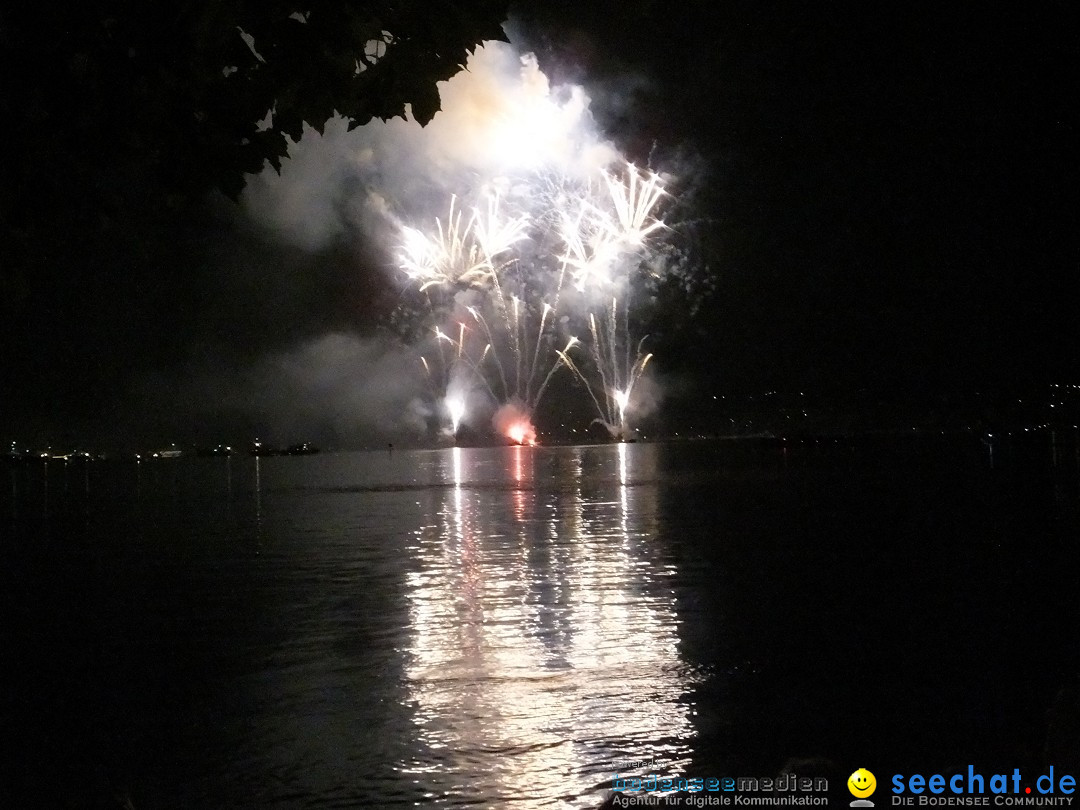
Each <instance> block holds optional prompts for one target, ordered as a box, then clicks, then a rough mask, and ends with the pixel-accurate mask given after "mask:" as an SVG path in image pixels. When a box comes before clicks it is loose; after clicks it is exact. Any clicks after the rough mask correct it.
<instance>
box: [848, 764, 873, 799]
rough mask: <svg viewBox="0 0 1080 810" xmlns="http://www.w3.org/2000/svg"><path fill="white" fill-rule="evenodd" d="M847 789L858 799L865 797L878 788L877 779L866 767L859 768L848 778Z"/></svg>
mask: <svg viewBox="0 0 1080 810" xmlns="http://www.w3.org/2000/svg"><path fill="white" fill-rule="evenodd" d="M847 789H848V790H850V791H851V795H852V796H854V797H855V798H857V799H865V798H866V797H867V796H869V795H870V794H871V793H873V792H874V791H875V790H876V789H877V779H875V778H874V775H873V774H872V773H870V771H868V770H866V768H859V770H857V771H855V773H853V774H852V775H851V776H849V777H848V780H847Z"/></svg>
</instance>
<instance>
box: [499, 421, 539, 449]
mask: <svg viewBox="0 0 1080 810" xmlns="http://www.w3.org/2000/svg"><path fill="white" fill-rule="evenodd" d="M506 436H507V438H508V439H510V441H512V442H513V443H514V444H527V445H529V446H530V447H533V446H535V445H536V429H535V428H534V427H533V426H532V425H531V424H529V423H528V422H527V421H521V422H512V423H511V424H510V425H509V426H508V427H507V428H506Z"/></svg>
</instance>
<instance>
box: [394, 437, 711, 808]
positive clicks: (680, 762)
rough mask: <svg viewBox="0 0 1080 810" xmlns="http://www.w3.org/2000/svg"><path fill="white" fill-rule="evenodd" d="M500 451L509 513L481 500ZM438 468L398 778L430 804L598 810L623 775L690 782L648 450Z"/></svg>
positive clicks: (413, 597)
mask: <svg viewBox="0 0 1080 810" xmlns="http://www.w3.org/2000/svg"><path fill="white" fill-rule="evenodd" d="M492 452H496V453H503V454H508V456H509V458H508V460H507V465H506V466H507V468H508V470H509V472H510V475H511V478H512V483H513V487H512V488H511V489H510V492H509V496H510V497H509V503H508V504H507V503H505V502H501V501H503V499H502V497H501V496H502V494H503V493H499V492H496V493H492V492H491V491H490V490H487V489H485V488H484V487H482V486H479V487H478V486H477V484H478V483H482V481H478V480H477V476H476V475H475V473H476V472H477V471H478V468H482V467H483V462H484V461H486V458H485V457H486V456H489V455H490V454H491V453H492ZM441 463H442V471H443V474H444V475H445V476H446V479H447V480H448V481H449V482H451V483H452V486H451V487H449V488H447V489H445V490H443V491H442V500H441V503H440V504H439V507H438V509H437V512H436V518H437V519H436V520H435V521H434V522H432V523H431V524H429V525H427V526H424V527H422V528H420V529H418V530H416V532H415V537H414V540H413V542H412V544H411V545H410V547H409V549H408V553H409V554H410V555H411V556H412V557H413V558H414V560H415V561H416V562H417V563H418V567H417V570H415V571H414V572H411V573H410V574H409V575H408V577H407V580H406V582H407V593H408V599H409V603H410V608H409V615H410V620H409V624H410V642H409V646H408V650H407V654H408V664H407V666H406V669H405V674H406V678H407V680H408V688H407V691H408V700H409V701H410V703H412V704H413V705H415V707H416V713H415V715H414V718H413V720H414V723H415V725H416V729H417V734H418V741H419V743H420V745H419V746H418V747H419V748H420V749H421V750H420V751H418V753H417V755H416V756H415V757H414V758H412V759H411V760H409V761H407V762H404V763H402V769H403V771H404V772H405V773H407V774H409V775H410V776H411V777H412V778H413V779H415V780H416V782H417V784H418V785H420V786H421V787H422V788H423V790H424V793H425V794H426V795H428V796H431V797H440V796H444V797H446V798H447V800H449V801H451V802H454V801H456V800H468V799H476V798H478V797H485V798H487V799H488V800H491V801H493V802H494V803H495V804H498V800H499V799H503V800H507V799H511V798H512V799H515V800H516V801H515V806H520V807H545V806H547V807H550V806H565V807H587V806H595V804H596V797H597V788H598V787H599V786H601V785H603V784H605V783H606V784H608V785H610V780H611V775H612V771H613V770H614V768H615V765H616V763H618V762H619V761H620V760H630V759H655V760H656V761H657V763H658V766H660V764H661V763H662V767H663V768H664V769H665V770H667V771H670V772H676V773H677V772H680V771H685V766H686V765H687V764H688V762H689V757H690V751H691V744H692V737H693V734H694V731H693V727H692V726H691V723H690V719H689V714H690V711H691V708H690V705H689V703H688V702H687V701H686V699H685V698H686V693H687V690H688V688H689V686H690V683H689V679H688V677H687V675H686V674H685V673H686V672H687V668H686V667H683V666H681V665H680V659H679V650H678V617H677V615H676V611H675V595H674V591H673V590H672V588H671V587H670V585H669V584H668V583H667V580H668V579H669V578H670V577H672V576H673V575H674V573H675V572H674V570H673V567H672V566H670V565H661V566H654V565H651V564H650V563H649V562H648V559H647V557H646V555H643V554H642V548H643V547H644V546H646V545H647V544H648V543H650V542H651V541H652V540H654V539H655V528H656V520H657V516H656V504H657V501H656V492H655V486H656V481H655V473H656V470H655V457H654V455H653V453H652V452H651V449H650V448H646V447H629V448H628V447H627V446H626V445H619V446H618V447H617V449H616V448H612V447H603V448H570V449H567V450H563V451H561V452H559V453H557V454H552V453H545V451H543V450H541V449H537V448H524V447H513V448H508V449H505V450H499V451H490V450H483V451H480V450H469V449H460V448H454V449H452V450H448V451H446V453H445V455H444V456H443V457H442V459H441ZM579 796H583V797H584V798H582V799H577V798H576V797H579Z"/></svg>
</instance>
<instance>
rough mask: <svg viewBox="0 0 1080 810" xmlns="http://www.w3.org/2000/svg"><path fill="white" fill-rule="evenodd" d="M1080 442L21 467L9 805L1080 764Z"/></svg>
mask: <svg viewBox="0 0 1080 810" xmlns="http://www.w3.org/2000/svg"><path fill="white" fill-rule="evenodd" d="M1077 465H1078V455H1077V446H1076V441H1075V436H1070V437H1067V440H1063V439H1061V438H1060V437H1054V438H1053V440H1052V439H1051V437H1050V436H1049V435H1048V434H1040V435H1039V436H1038V437H1036V438H1031V439H1026V440H1024V441H1021V440H1019V439H1018V440H1017V441H1016V443H1015V444H1011V443H1007V442H1002V443H1001V444H999V445H998V446H996V447H995V454H994V458H993V459H992V460H991V458H990V457H989V452H988V448H987V447H986V446H984V445H983V444H982V443H980V442H979V441H978V439H976V438H969V437H959V438H956V439H950V440H933V441H931V440H927V439H916V438H912V439H906V440H890V441H876V442H868V441H863V442H859V443H854V444H850V443H845V444H842V443H828V442H826V443H813V442H811V443H805V444H797V445H791V446H789V447H777V446H762V445H756V444H753V443H748V442H708V443H706V442H702V443H685V444H670V445H663V444H655V445H654V444H631V445H605V446H588V447H539V448H511V447H506V448H484V449H466V448H461V449H453V448H448V449H440V450H430V451H408V452H406V451H395V452H394V453H393V454H389V453H387V452H385V451H382V452H371V453H342V454H322V455H316V456H309V457H297V458H292V457H283V458H261V459H254V458H247V457H234V458H228V459H226V458H180V459H173V460H155V461H152V462H143V463H140V464H134V463H131V464H123V463H118V462H117V463H108V462H96V463H92V464H85V465H84V464H78V463H68V464H64V463H56V462H52V463H49V464H47V465H46V464H45V463H43V462H34V463H28V464H20V465H8V466H6V467H3V468H0V469H2V470H3V472H4V475H5V476H6V478H7V481H6V487H5V494H4V498H3V500H2V501H0V506H2V509H3V512H2V514H0V519H2V521H3V522H2V523H0V526H3V527H5V531H4V532H3V538H4V539H3V541H2V546H0V562H2V566H3V575H2V580H0V583H2V586H3V600H4V601H3V604H4V616H3V637H2V645H3V647H2V650H3V652H0V655H2V656H3V659H4V664H3V668H4V670H5V682H6V683H8V684H10V685H11V686H10V687H8V688H7V690H6V694H5V695H4V697H3V701H4V703H3V712H4V723H5V727H4V736H5V737H6V740H5V743H6V746H7V748H8V753H7V754H6V755H5V757H4V763H5V764H4V768H5V771H6V773H4V774H3V787H2V788H0V790H2V791H3V793H4V794H6V795H0V804H2V806H4V807H24V806H25V807H38V806H40V807H46V806H70V807H118V806H123V804H122V802H123V801H128V802H130V806H132V807H134V808H135V809H136V810H150V809H152V808H204V807H205V808H218V807H282V808H284V807H313V808H321V807H362V806H371V807H397V806H433V807H492V808H498V807H515V808H541V807H551V808H557V807H566V808H579V807H581V808H584V807H595V806H597V805H598V804H599V803H600V801H601V800H602V799H603V797H604V795H605V793H606V791H607V790H608V789H610V787H611V784H612V778H613V773H614V772H615V771H620V772H621V773H622V774H626V773H630V772H633V773H649V772H653V773H658V774H660V775H661V776H673V777H678V776H685V777H719V776H727V775H731V776H742V775H746V776H770V775H776V774H778V773H779V772H781V770H782V769H784V768H785V767H789V768H790V767H795V768H801V769H802V770H801V773H807V774H808V775H809V774H810V771H815V772H821V773H824V774H826V775H828V776H830V783H831V786H835V788H836V790H835V792H834V797H835V798H834V799H833V803H834V804H841V803H844V804H846V802H847V801H848V800H850V797H849V796H846V791H844V790H843V780H845V779H846V777H847V774H849V773H850V772H851V771H853V770H854V769H855V768H856V767H868V768H870V769H871V770H876V771H877V772H878V779H879V781H884V780H883V775H884V776H885V778H887V774H888V773H892V772H905V768H906V769H907V772H908V773H910V772H911V771H912V770H918V771H921V772H924V773H932V772H945V771H947V770H948V769H950V768H958V767H961V766H966V765H967V764H969V763H973V764H975V765H976V766H977V767H984V768H985V769H986V770H987V772H992V771H991V769H992V768H994V767H999V766H1000V767H1008V768H1009V770H1010V771H1011V769H1012V768H1013V767H1020V768H1021V769H1024V768H1029V769H1032V770H1033V772H1041V771H1042V769H1043V768H1044V766H1045V765H1048V764H1057V766H1058V770H1059V772H1060V771H1063V770H1064V771H1069V770H1072V772H1075V770H1076V767H1077V766H1078V764H1077V763H1076V762H1075V760H1070V757H1074V758H1075V757H1076V750H1077V748H1078V747H1080V746H1078V745H1077V743H1076V740H1077V734H1078V729H1077V727H1076V724H1075V718H1076V716H1077V715H1078V714H1080V713H1078V712H1077V711H1076V704H1075V691H1073V692H1070V691H1069V689H1073V690H1075V687H1076V685H1077V676H1078V673H1080V638H1078V632H1077V627H1078V624H1077V620H1078V618H1080V609H1078V608H1080V597H1078V590H1077V587H1076V585H1077V575H1078V573H1080V567H1078V560H1080V554H1078V540H1080V477H1078V475H1077ZM1063 690H1064V691H1063ZM1070 746H1071V747H1070ZM632 761H648V762H649V763H650V764H649V765H647V766H639V767H637V768H629V769H627V767H626V766H625V763H627V762H632ZM793 763H794V764H793ZM845 797H846V798H845Z"/></svg>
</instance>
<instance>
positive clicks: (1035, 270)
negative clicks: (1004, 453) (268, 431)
mask: <svg viewBox="0 0 1080 810" xmlns="http://www.w3.org/2000/svg"><path fill="white" fill-rule="evenodd" d="M540 5H542V8H538V7H536V6H540ZM580 5H581V4H578V3H572V2H561V3H559V2H556V3H543V4H539V3H538V4H536V5H535V6H532V5H530V4H525V5H522V6H519V7H518V8H517V9H516V10H515V14H514V17H513V20H512V22H511V24H510V28H509V30H510V31H511V34H512V37H513V39H514V41H515V44H517V45H519V46H520V47H521V48H522V49H524V50H528V49H531V50H533V51H535V52H536V54H537V56H538V57H539V60H540V65H541V68H542V69H543V70H544V71H545V72H546V73H547V74H548V75H549V76H550V77H551V79H552V81H553V83H556V84H558V83H563V82H575V83H580V84H582V85H584V86H585V87H586V89H587V90H588V92H589V94H590V96H591V97H592V100H593V105H592V111H593V114H594V116H595V117H596V119H597V121H598V123H599V125H600V126H601V127H602V129H603V130H604V132H605V133H606V134H607V135H608V137H610V138H611V139H612V140H613V141H614V142H615V143H616V144H617V145H618V146H619V147H620V148H621V149H623V150H624V152H625V153H626V154H627V155H628V156H630V157H631V158H633V159H635V160H638V161H639V162H642V163H645V162H647V161H649V160H650V159H651V160H652V161H654V162H658V163H665V164H666V165H669V166H678V167H680V168H681V169H682V170H683V171H684V172H685V174H684V175H683V176H681V177H680V178H679V181H678V188H677V189H676V190H677V192H678V193H679V194H680V196H681V198H682V204H680V206H679V207H678V215H679V217H680V223H679V227H678V231H679V238H680V239H681V240H682V241H683V243H684V244H685V245H686V246H687V249H688V250H690V251H692V253H693V255H694V257H695V259H696V260H697V262H698V265H699V267H700V268H701V272H700V275H699V278H698V279H697V281H696V284H695V286H694V287H693V289H692V291H691V293H690V294H691V295H692V296H693V298H694V302H695V305H696V306H695V310H696V312H695V315H694V317H687V308H686V306H685V303H686V302H685V301H684V300H681V299H678V298H677V297H676V298H673V299H672V302H671V304H670V306H671V311H670V312H669V313H667V315H666V317H665V314H664V313H660V314H659V316H658V317H657V319H656V320H657V324H658V325H656V327H655V335H654V341H655V351H656V354H657V359H656V361H655V366H654V368H655V372H654V373H656V374H658V375H660V377H659V379H661V380H662V381H664V384H666V385H669V386H670V387H671V388H672V390H673V391H678V396H680V397H683V398H685V399H686V400H688V401H693V400H694V398H695V397H698V396H703V395H706V394H708V393H712V392H716V391H729V392H744V393H745V392H751V393H752V392H755V391H765V390H780V391H800V390H806V389H809V390H812V391H815V392H819V393H822V394H823V395H830V394H834V393H835V394H836V395H843V394H845V393H846V392H850V391H854V390H871V391H877V392H881V394H882V395H883V396H900V395H910V394H911V393H912V392H933V391H964V390H971V389H976V388H981V387H1008V386H1014V385H1021V386H1040V385H1045V384H1048V383H1056V382H1077V381H1080V368H1078V362H1077V347H1078V345H1080V343H1078V338H1080V330H1078V328H1077V313H1078V312H1080V284H1078V283H1077V280H1076V277H1077V271H1078V267H1077V259H1078V250H1077V233H1078V232H1080V229H1078V227H1077V225H1078V223H1077V206H1076V185H1077V172H1076V143H1077V136H1076V103H1075V94H1074V93H1073V91H1070V90H1069V89H1068V88H1069V87H1071V86H1072V85H1073V84H1074V82H1075V78H1076V76H1075V74H1076V73H1077V70H1076V67H1077V63H1078V56H1080V53H1078V50H1080V49H1078V46H1077V42H1078V41H1080V40H1078V39H1077V30H1078V29H1077V24H1076V22H1077V21H1076V15H1075V9H1074V7H1073V6H1072V5H1071V4H1067V3H1064V2H1038V3H1026V4H1019V3H1014V4H1007V5H1005V6H1001V5H1000V4H999V5H996V6H994V7H993V8H991V7H976V6H972V5H971V4H962V3H958V2H950V3H941V4H932V5H927V6H925V7H923V6H918V5H910V4H904V5H894V6H891V7H889V8H885V9H883V8H881V7H879V5H878V4H871V3H861V4H829V5H826V6H821V5H820V4H806V3H783V4H780V5H774V4H770V5H769V8H768V9H763V8H761V4H759V3H751V2H735V3H729V2H722V3H712V2H710V3H686V4H680V5H677V6H674V5H671V4H668V3H659V2H637V3H595V4H588V8H587V9H583V8H580V7H579V6H580ZM2 24H3V20H2V19H0V29H2ZM9 35H10V32H9ZM13 75H14V74H13V73H12V72H11V71H6V75H5V78H4V79H3V81H4V82H5V83H6V82H11V81H13V80H14V79H13V78H12V77H13ZM42 81H43V82H44V79H42ZM43 86H45V85H44V84H43ZM50 87H51V85H50ZM19 98H21V96H20V97H19ZM5 113H6V115H8V116H16V119H9V120H18V121H21V122H22V127H21V128H20V130H19V131H20V132H22V133H23V135H24V142H26V143H29V142H30V141H29V140H28V139H26V138H25V133H26V132H30V131H34V130H33V128H34V127H39V128H41V129H40V137H37V136H35V138H34V139H33V143H34V144H35V146H34V147H33V148H32V149H30V150H29V151H27V150H26V149H24V150H23V152H22V153H20V154H12V153H8V154H7V156H6V160H7V161H9V162H12V161H20V160H21V161H24V162H26V163H28V164H29V165H30V166H31V167H36V168H33V170H32V171H27V170H23V171H19V172H17V173H16V172H15V170H13V169H12V168H11V166H9V167H7V168H6V169H5V175H4V176H5V177H6V178H7V180H6V183H5V185H6V189H5V193H4V197H3V205H4V219H3V220H2V221H0V227H2V228H3V229H4V231H5V236H4V239H3V242H4V247H3V249H2V250H3V252H2V253H0V257H3V259H2V261H3V262H4V264H5V265H6V267H2V268H0V279H2V281H3V289H2V292H3V298H4V304H3V310H2V314H3V317H4V321H5V328H4V332H5V334H6V337H5V339H4V351H3V361H2V362H3V370H2V376H0V385H2V392H0V423H2V424H3V425H4V430H3V433H4V434H5V435H8V437H9V438H10V439H21V440H25V441H41V440H43V439H46V438H51V439H55V440H57V441H64V440H67V441H72V440H75V439H76V438H77V437H80V436H88V437H94V438H100V439H102V440H106V439H113V440H115V439H117V438H118V437H123V436H138V437H139V438H140V440H147V441H148V440H151V439H155V440H156V439H161V440H164V439H167V438H168V437H169V436H171V435H175V436H178V437H180V438H187V439H189V440H194V439H195V438H205V437H207V436H209V435H211V434H213V433H214V432H215V431H217V432H220V433H221V434H222V435H225V434H229V435H230V436H231V437H234V436H236V435H237V434H241V435H243V434H244V433H245V432H246V431H250V430H256V429H258V428H259V427H260V422H259V418H258V417H257V416H253V415H252V414H250V413H245V412H244V411H245V409H244V407H243V405H242V403H241V404H236V402H235V400H236V397H233V399H232V400H230V404H228V405H227V406H226V405H223V406H222V407H220V408H215V407H209V408H208V406H207V401H206V400H207V397H206V394H205V387H204V388H203V393H201V394H199V395H194V394H192V393H191V390H192V389H193V388H199V385H198V384H197V381H196V378H199V377H200V376H202V377H205V376H206V375H207V374H208V373H210V372H208V369H212V370H213V373H214V374H217V375H219V377H225V376H228V375H229V374H234V375H235V376H237V377H240V378H244V379H245V380H246V381H247V383H248V384H250V385H259V384H264V385H267V386H270V387H273V386H274V385H275V382H274V380H273V373H272V371H271V370H267V369H265V368H263V369H262V370H259V369H260V362H261V358H266V357H268V356H272V355H274V354H275V353H288V352H290V351H292V350H293V349H294V348H295V347H296V346H297V345H298V343H299V342H301V341H303V340H305V339H313V338H317V337H318V336H320V335H325V334H328V333H335V334H342V333H347V334H355V335H358V336H361V337H363V336H369V335H372V334H374V333H375V332H376V331H377V330H378V328H379V324H380V322H381V321H382V319H384V318H385V317H386V316H387V315H388V313H389V311H390V310H391V309H393V307H394V306H395V303H396V301H397V295H398V288H397V286H396V285H398V284H399V283H400V279H396V278H395V275H394V269H393V267H392V266H390V263H388V261H387V258H386V255H385V250H384V249H383V248H382V247H380V246H378V245H372V244H365V243H363V242H362V241H358V240H349V239H340V240H337V241H335V242H334V243H333V244H331V245H329V246H325V245H324V246H320V247H319V248H318V249H317V250H306V249H304V248H303V247H302V246H295V245H292V246H289V245H282V244H281V243H279V242H275V241H274V240H273V239H272V238H271V237H270V236H269V235H268V234H267V233H265V231H264V230H263V229H261V228H260V227H259V226H258V224H256V223H252V222H251V221H249V219H247V218H246V217H245V215H244V212H243V210H242V209H241V207H239V206H237V205H236V204H235V203H233V202H231V201H229V200H227V199H226V198H225V197H224V196H222V195H220V194H210V195H205V196H202V195H199V196H196V197H195V198H194V199H182V200H181V201H180V202H177V199H179V198H178V197H177V196H176V195H175V193H174V190H173V189H172V188H171V187H169V186H168V185H167V182H166V181H165V180H162V179H161V178H160V177H159V176H158V174H156V173H155V172H154V171H153V170H152V169H148V168H147V167H146V166H143V165H139V164H137V163H134V162H127V163H126V162H124V158H123V155H124V153H123V152H122V151H116V150H112V149H111V148H110V147H109V145H108V144H107V143H105V141H104V137H102V138H101V139H100V140H101V142H94V141H93V139H89V140H88V141H86V142H85V144H84V146H85V148H86V149H87V150H88V152H89V153H90V154H94V155H100V160H97V159H96V158H95V159H94V160H92V161H85V160H84V161H82V162H80V161H78V160H74V159H72V158H71V155H70V153H69V151H65V150H69V149H70V145H69V144H67V142H66V141H65V140H64V139H63V138H61V137H53V136H52V135H50V134H49V132H48V131H47V130H48V128H49V127H61V128H62V127H68V126H70V127H76V128H77V127H78V125H79V124H78V120H77V116H74V115H73V118H72V120H71V121H65V122H62V124H61V123H57V122H56V121H55V120H52V121H46V122H44V123H42V122H36V121H35V120H34V118H33V116H34V110H32V109H20V108H18V107H15V106H14V102H9V104H8V106H7V108H6V109H5ZM132 114H137V112H134V111H133V113H132ZM80 142H81V141H80ZM118 156H119V157H118ZM87 165H92V166H93V167H94V168H93V169H90V170H88V169H87V168H86V166H87ZM28 177H30V178H35V179H34V180H33V181H32V182H31V181H28V180H27V178H28ZM118 188H122V189H123V191H122V193H121V192H118V191H117V189H118ZM103 200H104V201H106V203H108V204H104V203H103V202H102V201H103ZM162 200H167V201H168V203H169V204H168V205H162V204H160V203H161V201H162ZM28 257H29V258H28ZM43 268H44V269H43ZM370 359H371V362H373V363H375V362H384V363H387V364H388V367H391V368H392V367H393V363H392V362H391V361H389V360H387V358H385V357H380V358H370ZM298 362H302V359H301V360H300V361H298ZM353 362H366V360H365V358H364V357H363V352H362V351H361V352H360V356H359V358H358V357H356V356H353V355H351V354H349V351H347V350H346V349H345V348H343V349H342V356H341V360H340V363H339V364H338V365H337V366H334V367H335V368H337V369H339V371H340V373H341V374H343V375H347V374H348V373H349V368H350V363H353ZM253 369H254V370H253ZM334 384H335V383H334V382H333V381H328V382H327V383H326V385H328V386H330V387H333V385H334ZM284 395H287V391H286V392H285V394H284ZM312 407H315V406H312ZM358 407H361V406H358ZM309 411H310V409H309V410H308V411H305V412H304V413H303V414H301V416H299V417H297V418H298V420H299V421H300V423H303V421H304V419H316V417H314V416H313V415H312V414H311V413H310V412H309ZM316 421H317V420H316ZM377 432H378V431H377V429H376V428H372V433H373V435H374V433H377ZM300 438H304V437H297V439H298V440H299V439H300Z"/></svg>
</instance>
